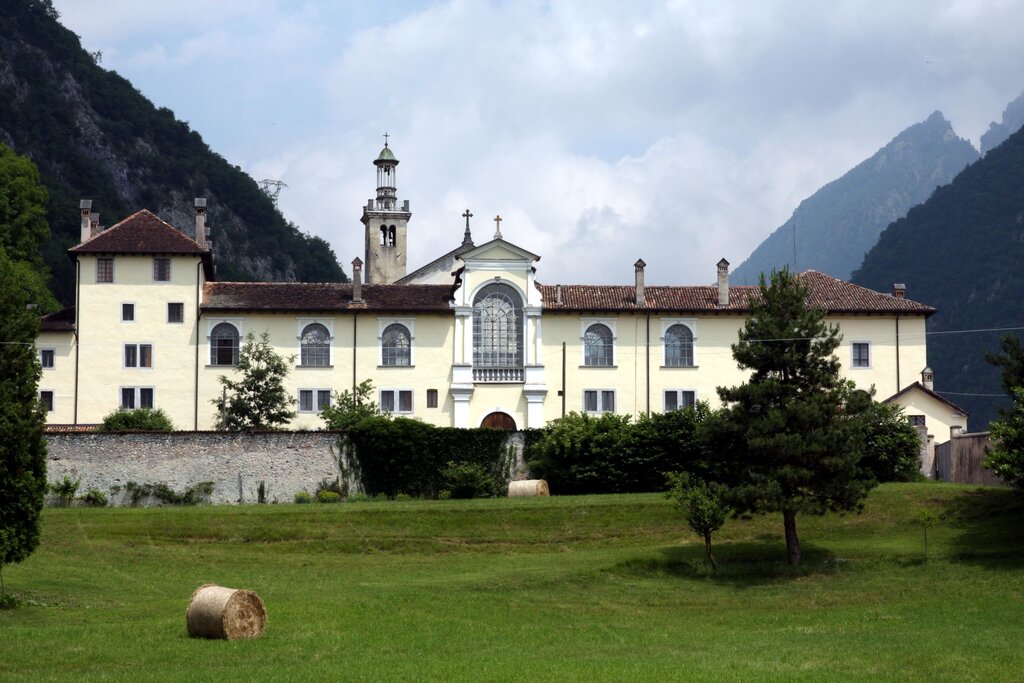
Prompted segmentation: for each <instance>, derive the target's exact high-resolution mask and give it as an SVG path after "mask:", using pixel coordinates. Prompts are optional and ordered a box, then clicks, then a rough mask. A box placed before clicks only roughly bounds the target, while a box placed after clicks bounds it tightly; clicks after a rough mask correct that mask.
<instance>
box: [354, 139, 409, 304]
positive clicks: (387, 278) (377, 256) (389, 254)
mask: <svg viewBox="0 0 1024 683" xmlns="http://www.w3.org/2000/svg"><path fill="white" fill-rule="evenodd" d="M373 165H374V166H376V167H377V198H376V199H370V200H369V201H367V202H366V206H365V207H364V208H363V217H362V221H363V225H364V226H365V230H366V284H390V283H392V282H394V281H395V280H398V279H399V278H402V277H404V276H405V269H406V263H405V259H406V249H405V244H406V237H407V232H408V228H409V218H411V217H412V213H411V212H410V211H409V200H408V199H406V200H405V201H403V202H402V206H401V208H399V207H398V197H397V195H396V192H395V188H396V186H397V185H396V174H397V171H398V159H396V158H395V155H394V153H393V152H392V151H391V148H390V147H388V134H387V133H385V134H384V149H382V150H381V151H380V154H379V155H377V158H376V159H375V160H374V161H373Z"/></svg>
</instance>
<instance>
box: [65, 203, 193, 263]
mask: <svg viewBox="0 0 1024 683" xmlns="http://www.w3.org/2000/svg"><path fill="white" fill-rule="evenodd" d="M68 251H70V252H72V253H75V254H196V255H197V256H201V255H204V254H208V253H209V252H208V251H207V250H206V249H203V248H202V247H200V246H199V245H198V244H197V243H196V242H195V240H193V239H192V238H190V237H187V236H186V235H185V233H183V232H181V231H180V230H178V229H177V228H175V227H174V226H173V225H171V224H170V223H167V222H166V221H163V220H161V219H160V218H158V217H157V216H156V215H154V214H153V213H152V212H150V211H149V210H148V209H142V210H141V211H136V212H135V213H133V214H132V215H131V216H128V218H125V219H124V220H123V221H121V222H120V223H117V224H115V225H112V226H111V227H109V228H107V229H106V230H104V231H103V232H101V233H99V234H97V235H95V236H94V237H92V238H91V239H88V240H86V241H85V242H82V243H81V244H79V245H78V246H76V247H71V249H69V250H68Z"/></svg>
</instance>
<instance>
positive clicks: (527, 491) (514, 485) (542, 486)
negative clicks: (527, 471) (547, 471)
mask: <svg viewBox="0 0 1024 683" xmlns="http://www.w3.org/2000/svg"><path fill="white" fill-rule="evenodd" d="M550 495H551V493H550V492H548V483H547V482H546V481H544V480H543V479H525V480H523V481H510V482H509V483H508V496H509V498H512V497H514V496H550Z"/></svg>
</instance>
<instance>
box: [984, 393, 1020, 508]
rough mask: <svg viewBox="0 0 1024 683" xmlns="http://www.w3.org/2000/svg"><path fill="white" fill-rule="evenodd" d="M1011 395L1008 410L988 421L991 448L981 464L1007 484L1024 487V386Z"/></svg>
mask: <svg viewBox="0 0 1024 683" xmlns="http://www.w3.org/2000/svg"><path fill="white" fill-rule="evenodd" d="M1013 395H1014V399H1013V407H1012V408H1011V409H1010V411H1009V412H1008V413H1006V414H1005V415H1003V417H1001V418H1000V419H998V420H994V421H992V423H990V424H989V430H990V432H991V437H992V441H993V444H994V447H993V448H992V450H991V451H990V452H989V454H988V456H987V457H986V458H985V463H984V464H985V467H987V468H988V469H990V470H992V472H993V473H994V474H996V475H997V476H999V477H1000V478H1001V479H1002V480H1003V481H1005V482H1006V483H1007V484H1009V485H1010V486H1013V487H1015V488H1017V489H1024V387H1017V388H1016V389H1015V390H1014V394H1013Z"/></svg>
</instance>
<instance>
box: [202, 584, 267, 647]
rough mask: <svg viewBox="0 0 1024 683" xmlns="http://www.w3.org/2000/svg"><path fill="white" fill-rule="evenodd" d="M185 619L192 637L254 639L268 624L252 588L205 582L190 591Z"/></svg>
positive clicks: (265, 612)
mask: <svg viewBox="0 0 1024 683" xmlns="http://www.w3.org/2000/svg"><path fill="white" fill-rule="evenodd" d="M185 622H186V624H187V625H188V634H189V635H190V636H192V637H193V638H223V639H226V640H237V639H239V638H256V637H258V636H259V635H260V634H261V633H263V629H264V628H265V627H266V625H267V610H266V609H265V608H264V607H263V601H262V600H260V599H259V596H257V595H256V594H255V593H253V592H252V591H249V590H241V589H238V588H225V587H224V586H215V585H213V584H210V583H208V584H205V585H203V586H200V587H199V588H197V589H196V590H195V592H194V593H192V599H191V600H189V603H188V611H187V612H186V613H185Z"/></svg>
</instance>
